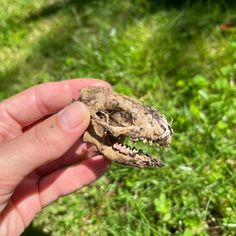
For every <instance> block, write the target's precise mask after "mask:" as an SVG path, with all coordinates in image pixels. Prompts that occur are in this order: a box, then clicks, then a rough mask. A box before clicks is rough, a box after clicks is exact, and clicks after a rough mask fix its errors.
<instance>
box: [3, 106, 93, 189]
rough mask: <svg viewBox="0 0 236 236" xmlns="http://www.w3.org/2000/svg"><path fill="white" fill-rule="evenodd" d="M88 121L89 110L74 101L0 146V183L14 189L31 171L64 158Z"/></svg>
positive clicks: (83, 130) (85, 127)
mask: <svg viewBox="0 0 236 236" xmlns="http://www.w3.org/2000/svg"><path fill="white" fill-rule="evenodd" d="M89 121H90V114H89V111H88V108H87V107H86V106H85V105H84V104H83V103H80V102H75V103H72V104H70V105H69V106H68V107H66V108H64V109H63V110H61V111H60V112H59V113H57V114H55V115H53V116H51V117H49V118H48V119H46V120H45V121H43V122H41V123H39V124H37V125H36V126H34V127H33V128H32V129H30V130H28V131H27V132H25V133H23V134H22V135H20V136H18V137H17V138H15V139H13V140H10V141H9V142H5V143H2V144H1V146H0V153H1V155H0V181H2V180H3V179H2V178H4V179H6V180H7V183H9V184H10V185H11V187H12V188H14V187H15V186H16V185H17V184H18V183H19V182H20V181H21V180H22V179H23V178H24V177H25V176H26V175H28V174H29V173H30V172H32V171H33V170H34V169H36V168H37V167H39V166H41V165H43V164H45V163H48V162H51V161H53V160H55V159H57V158H58V157H60V156H61V155H63V154H64V153H65V152H66V151H67V150H68V149H69V148H70V147H71V146H72V145H73V143H74V142H75V141H76V140H77V139H78V138H79V137H81V135H82V134H83V133H84V132H85V130H86V129H87V127H88V125H89ZM14 185H15V186H14ZM8 187H10V186H8ZM9 190H10V189H9Z"/></svg>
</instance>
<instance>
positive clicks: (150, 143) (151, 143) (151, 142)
mask: <svg viewBox="0 0 236 236" xmlns="http://www.w3.org/2000/svg"><path fill="white" fill-rule="evenodd" d="M138 140H140V141H142V142H143V143H148V144H149V145H153V144H155V145H156V146H157V147H158V148H159V147H160V145H159V143H157V142H155V141H152V140H148V139H146V138H133V139H132V141H133V142H137V141H138Z"/></svg>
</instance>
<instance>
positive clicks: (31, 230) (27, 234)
mask: <svg viewBox="0 0 236 236" xmlns="http://www.w3.org/2000/svg"><path fill="white" fill-rule="evenodd" d="M32 235H34V236H50V235H51V234H48V233H45V232H43V231H42V230H41V229H40V228H37V227H34V226H33V225H32V224H31V225H30V226H29V227H28V228H27V229H26V230H25V231H24V233H23V234H22V236H32Z"/></svg>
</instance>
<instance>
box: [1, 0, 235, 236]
mask: <svg viewBox="0 0 236 236" xmlns="http://www.w3.org/2000/svg"><path fill="white" fill-rule="evenodd" d="M225 23H232V24H231V26H230V27H228V28H227V29H222V25H221V24H225ZM220 26H221V27H220ZM223 26H224V25H223ZM75 77H92V78H99V79H103V80H106V81H108V82H110V83H111V84H112V85H113V88H114V90H116V91H118V92H121V93H123V94H127V95H130V96H133V97H136V98H138V99H139V100H141V101H142V102H144V103H146V104H149V105H152V106H154V107H156V108H158V109H159V110H160V111H161V112H162V113H164V114H165V115H166V117H167V118H168V120H171V119H173V129H174V137H173V141H172V146H171V148H170V150H169V151H168V152H166V151H165V150H163V151H158V154H157V155H158V156H159V157H160V158H161V159H162V160H164V161H165V163H166V166H165V167H164V168H161V169H142V170H140V169H137V168H131V167H123V166H119V165H116V164H114V165H112V167H111V169H110V171H109V173H107V174H106V175H105V176H103V177H102V178H101V179H99V181H97V182H96V183H94V184H93V185H91V186H88V187H86V188H84V189H83V190H82V191H79V192H76V193H74V194H71V195H69V196H67V197H64V198H61V199H60V200H59V201H57V202H56V203H54V204H52V205H51V206H49V207H47V208H45V209H44V210H43V212H42V213H41V214H40V215H39V216H38V217H37V218H36V219H35V220H34V221H33V222H32V224H31V226H30V227H29V229H28V230H27V231H26V232H25V235H37V234H38V235H53V236H54V235H55V236H59V235H85V236H86V235H102V236H103V235H104V236H106V235H145V236H146V235H147V236H149V235H172V234H173V235H184V236H189V235H208V234H210V235H235V234H236V197H235V196H236V2H235V1H226V0H225V1H223V0H221V1H220V0H219V1H190V0H189V1H187V0H186V1H171V0H166V1H164V0H162V1H161V0H126V1H119V0H112V1H109V0H100V1H96V0H91V1H82V0H77V1H76V0H71V1H70V0H57V1H56V0H38V1H33V0H28V1H25V0H13V1H7V0H1V5H0V99H4V98H7V97H9V96H11V95H12V94H15V93H17V92H19V91H21V90H23V89H25V88H28V87H30V86H33V85H35V84H38V83H43V82H47V81H60V80H65V79H69V78H75ZM144 148H145V147H144ZM147 149H148V152H150V153H157V150H153V149H151V148H148V147H147Z"/></svg>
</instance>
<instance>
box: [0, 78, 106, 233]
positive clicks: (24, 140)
mask: <svg viewBox="0 0 236 236" xmlns="http://www.w3.org/2000/svg"><path fill="white" fill-rule="evenodd" d="M91 85H93V86H105V87H109V85H108V84H107V83H106V82H103V81H99V80H95V79H75V80H67V81H62V82H52V83H46V84H42V85H38V86H35V87H32V88H30V89H28V90H25V91H23V92H21V93H19V94H17V95H15V96H13V97H11V98H9V99H7V100H5V101H3V102H2V103H0V235H19V234H20V233H21V232H22V231H23V230H24V229H25V227H27V225H29V223H30V222H31V221H32V219H33V218H34V217H35V215H36V214H37V213H38V212H40V211H41V209H42V208H43V207H45V206H47V205H48V204H50V203H51V202H53V201H55V200H56V199H58V198H59V197H60V196H64V195H66V194H69V193H71V192H73V191H75V190H78V189H80V188H82V187H83V186H85V185H88V184H90V183H91V182H93V181H95V180H96V179H97V178H98V177H99V176H101V175H102V174H104V173H105V172H106V170H107V169H108V167H109V161H108V160H107V159H106V158H105V157H103V156H101V155H96V148H95V147H94V146H92V145H90V144H88V143H84V142H83V141H82V140H81V139H79V138H80V137H81V135H82V134H83V133H84V131H85V130H86V128H87V127H88V124H89V122H90V114H89V111H88V109H87V108H86V106H85V105H84V104H83V103H80V102H74V103H72V104H70V105H69V106H67V105H68V104H69V102H70V101H71V100H72V99H73V98H77V97H79V90H80V89H81V88H82V87H85V86H91ZM61 109H62V110H61ZM58 111H59V112H58Z"/></svg>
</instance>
